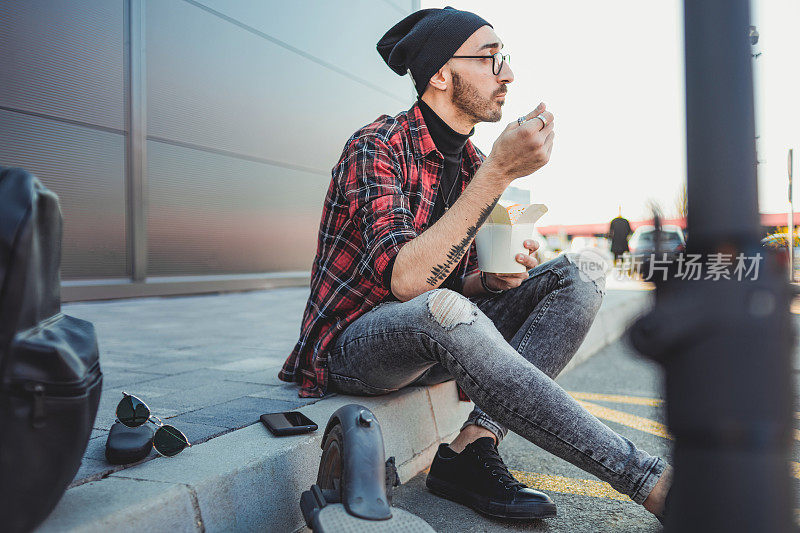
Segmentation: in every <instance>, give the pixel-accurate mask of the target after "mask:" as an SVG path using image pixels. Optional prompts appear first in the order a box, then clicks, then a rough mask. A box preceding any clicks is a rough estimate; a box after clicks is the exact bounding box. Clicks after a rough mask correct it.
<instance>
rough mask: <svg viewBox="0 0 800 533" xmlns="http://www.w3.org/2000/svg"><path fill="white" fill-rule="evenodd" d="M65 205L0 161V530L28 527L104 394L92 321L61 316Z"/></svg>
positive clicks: (52, 502)
mask: <svg viewBox="0 0 800 533" xmlns="http://www.w3.org/2000/svg"><path fill="white" fill-rule="evenodd" d="M60 262H61V209H60V208H59V204H58V197H57V196H56V195H55V194H54V193H53V192H51V191H50V190H48V189H47V188H46V187H44V186H43V185H42V184H41V182H40V181H39V180H38V179H36V178H35V177H34V176H33V175H31V174H30V173H28V172H26V171H25V170H22V169H19V168H7V167H0V529H2V530H3V531H11V532H17V531H30V530H32V529H34V528H35V527H36V526H38V525H39V524H40V523H41V522H42V521H43V520H44V519H45V518H46V517H47V515H48V514H49V513H50V512H51V511H52V510H53V508H54V507H55V506H56V504H57V503H58V501H59V499H61V496H62V495H63V494H64V491H65V490H66V489H67V486H68V485H69V484H70V482H71V481H72V480H73V478H74V477H75V474H76V473H77V471H78V468H79V467H80V465H81V458H82V457H83V454H84V452H85V451H86V445H87V444H88V442H89V436H90V435H91V432H92V425H93V424H94V419H95V415H97V406H98V403H99V402H100V390H101V383H102V373H101V372H100V362H99V357H98V350H97V337H96V336H95V331H94V326H93V325H92V323H91V322H86V321H85V320H79V319H77V318H74V317H71V316H67V315H63V314H61V298H60V291H61V281H60V275H59V265H60Z"/></svg>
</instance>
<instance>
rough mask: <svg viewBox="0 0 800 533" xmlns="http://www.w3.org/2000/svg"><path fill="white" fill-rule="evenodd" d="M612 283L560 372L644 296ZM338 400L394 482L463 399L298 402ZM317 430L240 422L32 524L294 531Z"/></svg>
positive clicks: (448, 428)
mask: <svg viewBox="0 0 800 533" xmlns="http://www.w3.org/2000/svg"><path fill="white" fill-rule="evenodd" d="M614 292H615V293H619V294H615V295H614V296H613V297H609V298H606V300H605V301H604V304H603V307H602V308H601V310H600V312H599V313H598V315H597V317H596V319H595V322H594V324H593V325H592V328H591V329H590V331H589V333H588V334H587V337H586V339H585V341H584V343H583V344H582V345H581V348H580V349H579V350H578V352H577V354H576V355H575V357H574V358H573V360H572V361H571V362H570V364H569V365H568V366H567V368H566V369H565V370H564V372H567V371H569V369H571V368H574V367H575V366H576V365H578V364H580V363H581V362H583V361H585V360H586V359H588V358H589V357H591V356H592V355H594V354H595V353H596V352H598V351H599V350H601V349H602V348H604V347H605V346H607V345H608V344H609V343H611V342H613V341H615V340H616V339H618V338H619V336H620V335H621V334H622V332H623V331H624V330H625V328H626V327H627V325H628V324H629V323H630V321H631V320H632V319H633V318H634V317H635V316H637V315H638V314H639V313H641V312H642V311H644V310H645V309H646V308H647V307H648V304H649V302H650V299H649V294H648V293H644V292H629V291H614ZM622 293H627V294H622ZM609 294H612V293H611V292H610V293H609ZM348 403H359V404H362V405H365V406H366V407H368V408H369V409H371V410H372V411H373V412H374V413H375V416H376V417H377V419H378V421H379V422H380V424H381V429H382V431H383V436H384V444H385V448H386V456H387V457H389V456H394V457H395V458H396V462H397V465H398V470H399V473H400V478H401V481H403V482H405V481H407V480H408V479H410V478H411V477H413V476H415V475H416V474H417V473H419V472H420V471H422V470H424V469H425V468H427V467H428V466H429V465H430V462H431V460H432V458H433V455H434V454H435V452H436V448H437V446H438V445H439V443H440V442H446V441H448V440H450V439H451V438H452V437H453V436H454V435H455V434H456V433H457V432H458V430H459V428H460V427H461V424H462V423H463V421H464V419H465V418H466V416H467V415H468V413H469V411H470V410H471V408H472V404H471V403H467V402H459V401H458V397H457V394H456V389H455V384H454V383H453V382H448V383H443V384H440V385H435V386H432V387H422V388H421V387H410V388H407V389H404V390H402V391H399V392H397V393H394V394H391V395H387V396H379V397H352V396H334V397H332V398H330V399H325V400H324V401H320V402H317V403H314V404H310V405H307V406H304V407H302V408H300V409H299V410H300V411H302V412H303V413H305V414H306V415H308V416H309V417H310V418H311V419H312V420H314V421H316V422H317V423H318V424H319V425H320V427H321V428H322V427H323V426H324V424H325V423H326V422H327V420H328V418H329V417H330V416H331V414H333V412H334V411H335V410H336V409H338V408H339V407H341V406H342V405H345V404H348ZM321 439H322V429H320V430H319V431H317V432H316V433H315V434H313V435H302V436H296V437H284V438H281V439H276V438H274V437H272V436H271V435H270V433H269V432H268V431H267V430H266V429H265V428H264V427H263V426H262V425H261V424H254V425H250V426H247V427H245V428H242V429H239V430H236V431H233V432H231V433H227V434H225V435H222V436H219V437H216V438H213V439H211V440H209V441H207V442H205V443H203V444H200V445H196V446H194V447H192V449H191V451H190V452H189V453H185V452H184V453H182V454H180V455H178V456H176V457H173V458H171V459H157V460H152V461H147V462H144V463H141V464H138V465H135V466H133V467H130V468H127V469H125V470H121V471H118V472H116V473H113V474H111V475H109V476H108V477H106V478H104V479H101V480H99V481H92V482H89V483H85V484H82V485H78V486H75V487H73V488H71V489H69V490H68V491H67V492H66V493H65V495H64V497H63V498H62V499H61V501H60V502H59V504H58V506H57V507H56V508H55V510H54V511H53V513H52V514H51V515H50V517H49V518H48V519H47V521H46V522H45V523H44V524H43V525H42V526H41V527H40V528H39V529H38V530H37V531H39V532H50V531H59V532H62V531H86V532H90V531H97V532H100V531H103V532H105V531H108V530H115V531H117V532H124V531H166V530H168V531H174V532H178V531H296V530H297V529H299V528H301V527H302V526H303V519H302V515H301V513H300V507H299V504H298V502H299V497H300V493H301V492H302V491H303V490H307V489H308V488H309V486H310V485H311V484H312V483H313V482H314V480H315V479H316V475H317V468H318V464H319V458H320V455H321V449H320V443H321Z"/></svg>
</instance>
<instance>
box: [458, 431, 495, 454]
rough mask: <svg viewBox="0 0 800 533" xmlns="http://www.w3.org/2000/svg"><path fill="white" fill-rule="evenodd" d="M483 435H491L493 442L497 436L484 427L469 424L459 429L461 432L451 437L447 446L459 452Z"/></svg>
mask: <svg viewBox="0 0 800 533" xmlns="http://www.w3.org/2000/svg"><path fill="white" fill-rule="evenodd" d="M483 437H492V438H493V439H494V442H495V444H497V436H496V435H495V434H494V433H492V432H491V431H489V430H488V429H486V428H484V427H481V426H476V425H475V424H470V425H469V426H467V427H465V428H464V429H462V430H461V433H459V434H458V436H457V437H456V438H455V439H453V442H451V443H450V444H449V446H450V449H451V450H453V451H454V452H456V453H461V452H463V451H464V448H466V447H467V445H468V444H471V443H473V442H475V441H476V440H478V439H480V438H483Z"/></svg>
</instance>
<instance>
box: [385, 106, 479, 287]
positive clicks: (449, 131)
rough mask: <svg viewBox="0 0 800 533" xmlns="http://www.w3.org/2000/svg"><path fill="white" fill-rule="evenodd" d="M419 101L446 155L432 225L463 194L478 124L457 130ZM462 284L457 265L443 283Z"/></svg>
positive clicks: (438, 145) (448, 285)
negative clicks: (467, 150)
mask: <svg viewBox="0 0 800 533" xmlns="http://www.w3.org/2000/svg"><path fill="white" fill-rule="evenodd" d="M417 102H418V103H419V109H420V111H421V112H422V118H423V120H424V121H425V126H427V128H428V133H429V134H430V136H431V138H432V139H433V144H435V145H436V149H437V150H438V151H439V152H440V153H441V154H442V156H443V157H444V170H443V172H442V173H440V174H439V178H440V180H439V190H438V193H437V194H436V201H435V203H434V204H433V210H432V213H431V220H430V225H433V223H434V222H436V221H437V220H439V218H440V217H441V216H442V215H443V214H444V212H445V207H448V208H449V207H450V206H452V205H453V204H454V203H455V201H456V200H457V199H458V197H459V196H460V195H461V185H462V178H461V159H462V152H463V150H464V146H465V145H466V144H467V141H468V140H469V138H470V137H471V136H472V134H473V133H475V128H474V127H473V128H472V130H471V131H470V132H469V133H468V134H463V133H458V132H457V131H455V130H454V129H453V128H451V127H450V126H449V125H448V124H447V122H445V121H444V120H442V118H441V117H440V116H439V115H437V114H436V112H435V111H434V110H433V109H431V107H430V106H429V105H428V104H426V103H425V101H424V100H422V99H421V98H418V99H417ZM395 257H396V256H395ZM394 259H395V258H394V257H393V258H392V260H391V261H390V262H389V265H388V266H387V271H388V279H390V280H391V272H392V269H393V268H394ZM462 284H463V282H462V280H461V275H460V273H459V272H458V268H457V266H456V267H454V268H453V271H452V272H450V275H449V276H448V277H447V279H446V280H444V281H443V282H442V284H441V285H440V287H442V288H448V289H452V290H454V291H456V292H461V290H462ZM392 296H393V295H392Z"/></svg>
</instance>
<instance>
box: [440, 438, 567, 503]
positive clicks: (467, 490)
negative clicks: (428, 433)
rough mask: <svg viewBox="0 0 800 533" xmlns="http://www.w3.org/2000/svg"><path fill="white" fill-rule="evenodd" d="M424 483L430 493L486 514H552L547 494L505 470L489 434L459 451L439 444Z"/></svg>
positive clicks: (506, 468) (505, 467) (551, 501)
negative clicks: (528, 485)
mask: <svg viewBox="0 0 800 533" xmlns="http://www.w3.org/2000/svg"><path fill="white" fill-rule="evenodd" d="M425 484H426V485H427V486H428V489H430V490H431V492H433V493H434V494H437V495H439V496H442V497H444V498H447V499H449V500H453V501H455V502H458V503H461V504H464V505H466V506H468V507H471V508H473V509H475V510H476V511H478V512H480V513H483V514H486V515H489V516H495V517H498V518H550V517H553V516H556V504H555V503H553V500H551V499H550V497H549V496H548V495H547V494H545V493H543V492H539V491H538V490H533V489H530V488H528V487H527V486H525V485H524V484H522V483H520V482H519V481H517V480H516V479H514V476H512V475H511V474H510V473H509V471H508V467H507V466H506V465H505V463H504V462H503V459H502V458H501V457H500V454H499V453H497V446H496V445H495V443H494V439H493V438H492V437H483V438H480V439H478V440H476V441H475V442H473V443H471V444H469V445H467V447H466V448H464V451H463V452H461V453H456V452H454V451H453V450H452V449H450V447H449V446H448V445H447V444H442V445H440V446H439V450H438V451H437V452H436V457H434V459H433V464H431V470H430V472H429V473H428V478H427V479H426V480H425Z"/></svg>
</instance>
